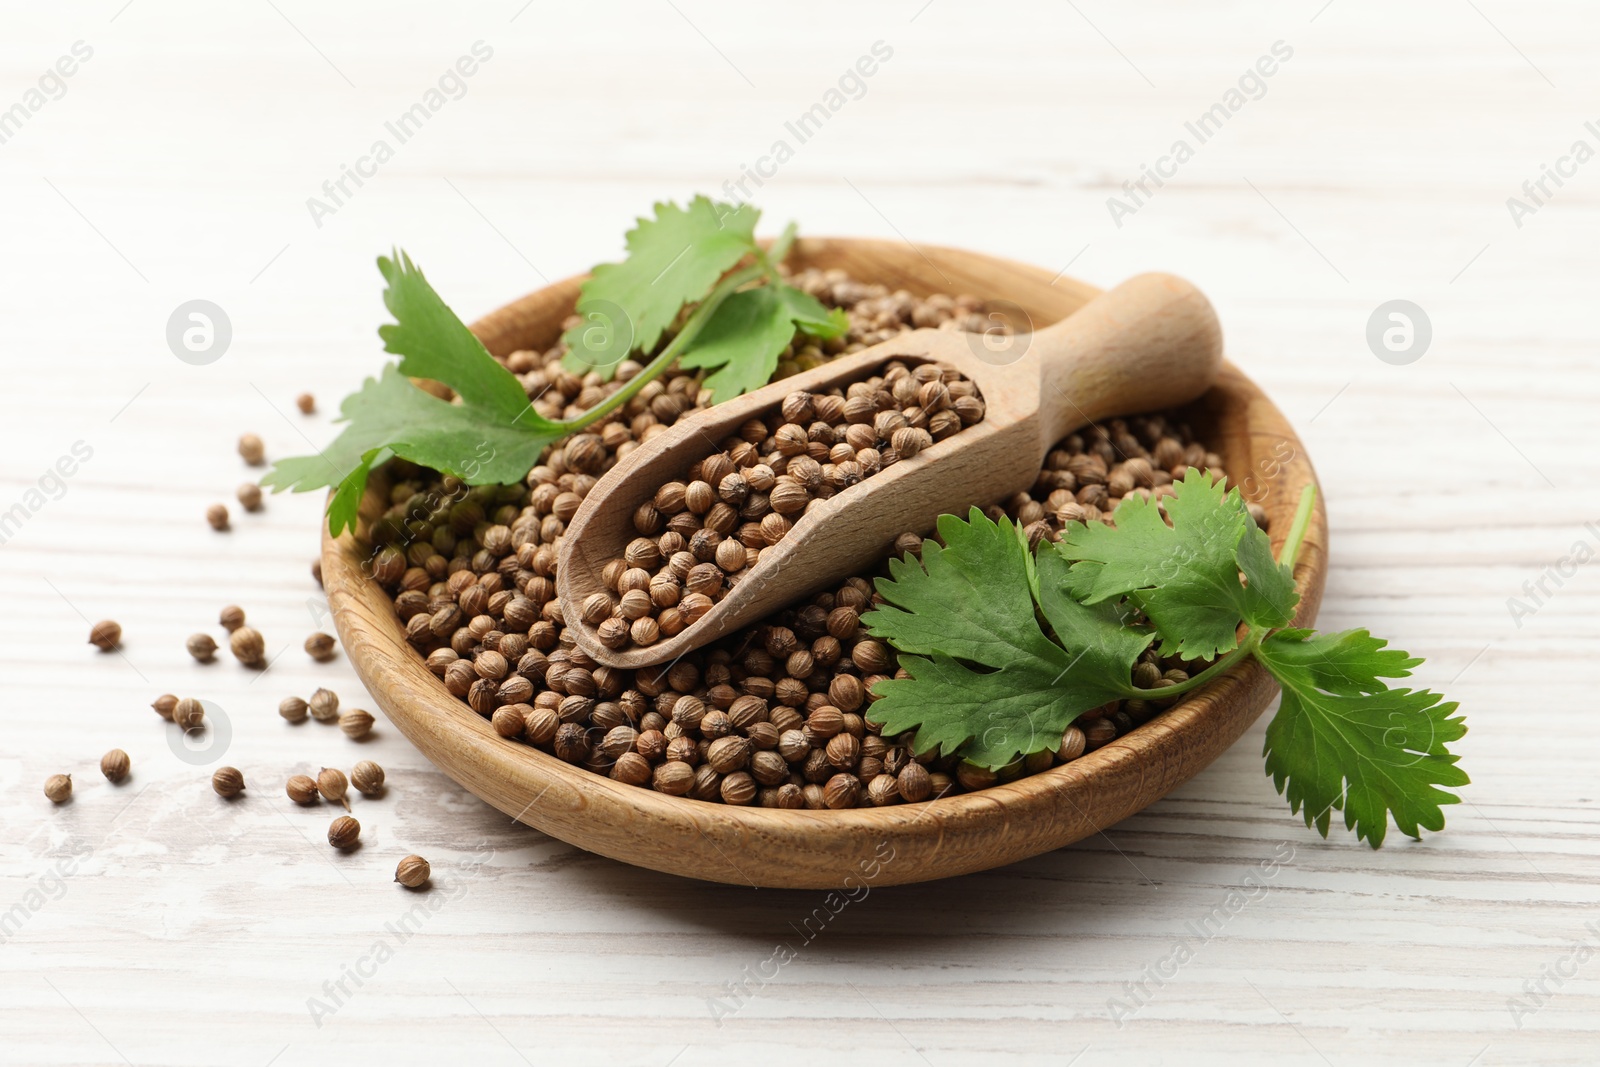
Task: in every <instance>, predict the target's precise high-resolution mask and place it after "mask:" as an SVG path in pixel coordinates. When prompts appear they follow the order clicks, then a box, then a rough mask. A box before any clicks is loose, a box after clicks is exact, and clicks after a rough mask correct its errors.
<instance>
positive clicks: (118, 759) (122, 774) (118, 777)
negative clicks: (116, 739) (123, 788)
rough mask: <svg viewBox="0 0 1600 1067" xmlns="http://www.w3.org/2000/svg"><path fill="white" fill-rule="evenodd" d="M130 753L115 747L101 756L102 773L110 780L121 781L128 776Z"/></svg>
mask: <svg viewBox="0 0 1600 1067" xmlns="http://www.w3.org/2000/svg"><path fill="white" fill-rule="evenodd" d="M128 766H129V760H128V754H127V753H126V752H124V751H122V749H120V748H114V749H112V750H111V751H110V752H107V753H106V754H105V755H104V756H101V757H100V773H101V774H103V775H105V776H106V781H108V782H120V781H122V780H123V779H124V778H126V777H128Z"/></svg>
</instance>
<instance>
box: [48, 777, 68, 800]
mask: <svg viewBox="0 0 1600 1067" xmlns="http://www.w3.org/2000/svg"><path fill="white" fill-rule="evenodd" d="M44 795H45V796H47V797H49V798H50V803H52V804H65V803H66V802H67V801H68V800H69V799H70V798H71V797H72V775H70V774H52V775H51V776H50V777H48V778H46V779H45V780H44Z"/></svg>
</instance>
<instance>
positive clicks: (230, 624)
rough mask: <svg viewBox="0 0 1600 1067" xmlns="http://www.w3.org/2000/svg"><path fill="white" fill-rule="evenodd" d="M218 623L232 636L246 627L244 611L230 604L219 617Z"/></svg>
mask: <svg viewBox="0 0 1600 1067" xmlns="http://www.w3.org/2000/svg"><path fill="white" fill-rule="evenodd" d="M217 621H218V622H220V623H221V624H222V628H223V629H224V630H226V631H228V632H229V633H230V634H231V633H233V631H235V630H237V629H238V628H239V627H241V626H243V625H244V609H243V608H241V607H240V606H239V605H237V604H229V605H228V606H227V607H225V608H223V609H222V612H221V614H219V615H218V616H217Z"/></svg>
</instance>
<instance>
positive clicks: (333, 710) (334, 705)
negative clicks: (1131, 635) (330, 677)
mask: <svg viewBox="0 0 1600 1067" xmlns="http://www.w3.org/2000/svg"><path fill="white" fill-rule="evenodd" d="M311 717H312V718H313V719H316V720H317V721H318V722H332V721H333V720H335V719H337V718H338V717H339V696H338V694H337V693H335V692H333V691H332V690H331V689H318V690H317V691H316V692H315V693H312V694H311Z"/></svg>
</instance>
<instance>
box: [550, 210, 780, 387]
mask: <svg viewBox="0 0 1600 1067" xmlns="http://www.w3.org/2000/svg"><path fill="white" fill-rule="evenodd" d="M760 216H761V212H759V211H757V210H756V209H755V208H753V207H751V206H749V205H748V204H740V205H738V206H737V207H735V206H732V205H728V204H718V203H714V202H713V201H711V200H709V199H707V198H706V197H704V196H697V197H695V198H694V199H693V200H691V201H690V202H689V206H688V207H687V208H681V207H679V206H678V205H676V204H671V203H661V204H657V205H656V206H655V218H654V219H643V218H641V219H639V220H638V225H636V226H635V227H634V228H633V229H632V230H630V231H628V236H627V247H628V256H627V258H626V259H624V260H623V261H622V262H621V263H603V264H601V265H600V266H598V267H596V268H595V269H594V272H593V274H591V275H590V277H589V280H588V281H586V282H584V283H583V290H582V293H581V295H580V296H579V297H578V303H577V309H576V311H577V314H578V315H579V316H580V317H581V318H582V319H583V321H582V322H580V323H579V324H578V325H577V326H574V327H573V328H572V329H570V330H568V331H567V332H566V334H565V335H564V336H563V340H565V341H566V342H567V348H568V350H569V351H568V352H567V355H566V357H565V358H564V359H563V361H562V365H563V366H565V367H566V368H567V369H568V370H570V371H572V372H573V373H575V374H582V373H585V372H587V371H590V370H594V371H598V372H599V373H600V375H601V376H602V377H603V378H607V379H609V378H610V377H611V376H612V375H613V374H614V373H615V372H616V366H617V364H618V363H620V362H621V361H622V360H623V359H625V358H626V357H627V356H628V354H629V353H630V352H633V351H644V352H652V351H654V350H655V347H656V343H657V342H658V341H660V340H661V335H662V334H663V333H665V332H666V330H667V328H668V327H670V326H671V325H672V323H673V321H674V320H675V319H676V318H677V317H678V312H680V311H681V310H683V306H684V305H685V304H687V303H692V302H695V301H699V300H703V299H704V298H705V297H706V295H707V294H708V293H709V292H710V291H711V288H712V286H714V285H715V284H716V283H717V279H718V278H720V277H722V275H723V273H724V272H726V271H727V270H729V269H730V268H732V267H733V265H734V264H736V263H738V262H739V260H740V259H742V258H744V257H745V256H746V255H749V254H751V253H753V252H754V251H755V250H756V244H755V226H756V220H757V219H758V218H760Z"/></svg>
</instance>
